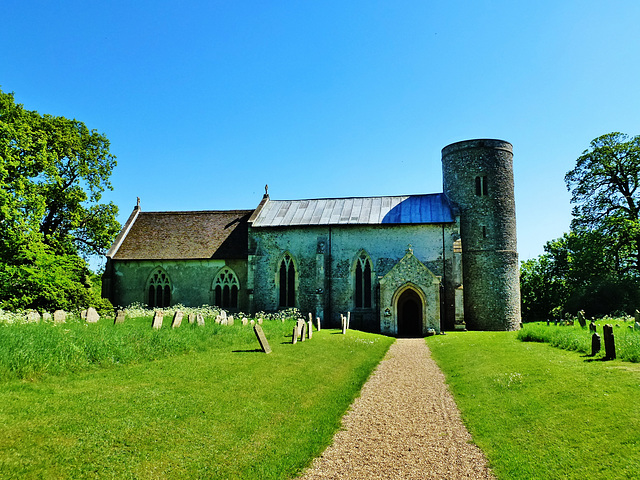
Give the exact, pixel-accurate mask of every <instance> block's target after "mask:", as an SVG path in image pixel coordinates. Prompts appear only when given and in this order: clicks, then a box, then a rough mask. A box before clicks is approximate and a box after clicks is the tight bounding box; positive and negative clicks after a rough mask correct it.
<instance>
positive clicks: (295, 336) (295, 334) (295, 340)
mask: <svg viewBox="0 0 640 480" xmlns="http://www.w3.org/2000/svg"><path fill="white" fill-rule="evenodd" d="M296 343H298V325H294V326H293V333H292V334H291V345H295V344H296Z"/></svg>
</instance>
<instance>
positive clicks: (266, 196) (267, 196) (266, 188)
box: [264, 184, 269, 198]
mask: <svg viewBox="0 0 640 480" xmlns="http://www.w3.org/2000/svg"><path fill="white" fill-rule="evenodd" d="M264 198H269V185H268V184H267V185H265V186H264Z"/></svg>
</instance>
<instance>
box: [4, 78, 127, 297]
mask: <svg viewBox="0 0 640 480" xmlns="http://www.w3.org/2000/svg"><path fill="white" fill-rule="evenodd" d="M115 166H116V160H115V157H114V156H113V155H112V154H111V153H110V152H109V141H108V140H107V138H106V137H105V136H104V135H102V134H99V133H98V132H97V131H95V130H89V129H88V128H87V127H86V125H85V124H84V123H82V122H80V121H77V120H75V119H74V120H69V119H67V118H64V117H56V116H52V115H41V114H39V113H38V112H35V111H29V110H26V109H25V108H24V107H23V106H22V105H20V104H16V103H15V100H14V96H13V94H8V93H4V92H2V91H1V90H0V284H2V287H1V288H0V305H2V303H4V304H5V305H10V306H12V307H32V306H38V307H42V308H55V307H59V306H62V304H64V305H65V306H66V308H69V306H70V305H77V306H80V304H81V303H86V299H84V300H82V295H80V294H78V293H77V292H81V291H82V288H85V287H87V282H86V279H85V277H87V275H90V272H89V271H88V269H87V266H86V262H85V260H84V259H86V258H87V257H88V256H89V255H93V254H103V253H104V251H105V250H106V248H108V247H109V245H110V244H111V242H112V240H113V238H115V235H116V234H117V233H118V230H119V228H120V225H119V224H118V222H117V220H116V215H117V212H118V209H117V207H116V206H115V205H114V204H113V203H112V202H109V203H100V200H101V197H102V193H103V192H104V191H105V190H106V189H112V187H111V184H110V182H109V177H110V175H111V173H112V171H113V168H114V167H115ZM45 269H46V270H48V271H49V272H51V271H56V274H57V275H56V281H58V282H62V284H65V285H67V287H65V288H61V289H60V288H59V289H58V290H59V291H66V292H67V293H68V295H67V297H68V298H71V297H73V298H74V299H75V300H71V301H67V300H68V299H67V300H64V301H63V300H61V297H60V294H55V295H53V294H52V295H47V294H46V292H47V291H50V290H51V289H48V288H47V285H50V284H51V279H50V277H51V276H50V275H46V274H45V273H46V272H44V270H45ZM40 274H42V275H40ZM65 275H66V278H65ZM61 276H62V278H61ZM47 279H49V280H47ZM47 282H49V283H47ZM72 291H74V292H76V293H74V294H71V293H70V292H72ZM17 299H22V300H20V301H18V300H17Z"/></svg>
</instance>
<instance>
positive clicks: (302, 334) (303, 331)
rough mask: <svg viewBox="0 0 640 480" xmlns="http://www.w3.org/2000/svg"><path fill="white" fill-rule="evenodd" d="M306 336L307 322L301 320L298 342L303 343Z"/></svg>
mask: <svg viewBox="0 0 640 480" xmlns="http://www.w3.org/2000/svg"><path fill="white" fill-rule="evenodd" d="M306 336H307V322H305V321H304V320H302V325H301V329H300V341H301V342H304V340H305V338H306Z"/></svg>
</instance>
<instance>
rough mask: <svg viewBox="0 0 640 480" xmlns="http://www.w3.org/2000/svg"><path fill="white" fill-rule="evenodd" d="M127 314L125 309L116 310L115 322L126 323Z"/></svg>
mask: <svg viewBox="0 0 640 480" xmlns="http://www.w3.org/2000/svg"><path fill="white" fill-rule="evenodd" d="M126 316H127V314H126V313H124V310H118V311H117V312H116V318H115V319H114V320H113V324H114V325H115V324H117V323H124V319H125V318H126Z"/></svg>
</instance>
